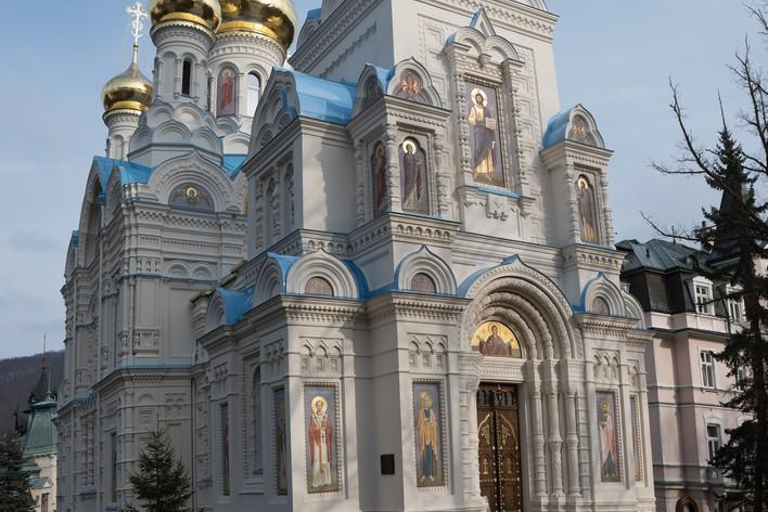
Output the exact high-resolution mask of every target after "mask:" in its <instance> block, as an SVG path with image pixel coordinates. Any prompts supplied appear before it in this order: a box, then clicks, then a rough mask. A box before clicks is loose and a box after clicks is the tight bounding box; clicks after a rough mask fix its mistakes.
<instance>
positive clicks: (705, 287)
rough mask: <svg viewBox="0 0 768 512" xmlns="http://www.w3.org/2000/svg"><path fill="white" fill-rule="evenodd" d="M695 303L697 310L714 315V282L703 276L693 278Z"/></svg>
mask: <svg viewBox="0 0 768 512" xmlns="http://www.w3.org/2000/svg"><path fill="white" fill-rule="evenodd" d="M692 284H693V303H694V305H695V306H696V312H697V313H699V314H701V315H714V314H715V308H714V304H713V303H712V282H711V281H709V280H708V279H704V278H703V277H694V278H693V283H692Z"/></svg>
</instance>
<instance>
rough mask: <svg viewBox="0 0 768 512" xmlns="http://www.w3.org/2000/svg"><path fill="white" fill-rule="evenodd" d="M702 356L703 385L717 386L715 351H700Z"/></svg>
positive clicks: (707, 386)
mask: <svg viewBox="0 0 768 512" xmlns="http://www.w3.org/2000/svg"><path fill="white" fill-rule="evenodd" d="M699 357H700V358H701V385H702V386H704V387H705V388H714V387H716V386H715V353H714V352H712V351H711V350H702V351H701V352H699Z"/></svg>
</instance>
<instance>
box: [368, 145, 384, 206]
mask: <svg viewBox="0 0 768 512" xmlns="http://www.w3.org/2000/svg"><path fill="white" fill-rule="evenodd" d="M371 171H372V173H373V211H374V212H375V213H376V214H377V215H378V214H380V213H382V212H383V211H384V209H385V208H386V206H387V195H388V194H387V151H386V149H385V148H384V143H383V142H381V141H378V142H377V143H376V144H375V145H374V146H373V153H372V154H371Z"/></svg>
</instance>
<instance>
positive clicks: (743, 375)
mask: <svg viewBox="0 0 768 512" xmlns="http://www.w3.org/2000/svg"><path fill="white" fill-rule="evenodd" d="M748 378H749V373H747V368H746V367H744V366H740V367H739V368H738V369H737V370H736V387H737V388H739V389H742V390H743V389H744V388H746V386H747V382H746V381H747V379H748Z"/></svg>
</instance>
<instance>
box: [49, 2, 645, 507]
mask: <svg viewBox="0 0 768 512" xmlns="http://www.w3.org/2000/svg"><path fill="white" fill-rule="evenodd" d="M133 12H134V16H135V17H136V18H135V19H136V21H135V23H134V34H135V35H136V38H137V40H138V35H139V32H140V31H141V30H140V29H141V13H140V9H135V10H134V11H133ZM149 17H150V18H151V23H152V28H151V31H150V35H151V38H152V41H153V42H154V45H155V46H156V50H157V54H156V59H155V68H154V74H153V75H154V79H153V80H152V81H150V80H148V79H147V78H145V77H144V76H143V75H142V74H141V72H140V70H139V69H138V64H137V58H136V52H137V51H138V45H135V46H134V58H133V60H132V63H131V66H130V67H129V69H128V70H127V71H126V72H125V73H123V74H121V75H118V76H117V77H115V78H114V79H113V80H112V81H110V82H109V83H108V84H107V86H106V87H105V90H104V92H103V99H104V107H105V114H104V121H105V124H106V125H107V128H108V140H107V155H106V157H95V158H94V159H93V164H92V166H91V170H90V174H89V176H88V181H87V186H86V190H85V195H84V199H83V206H82V214H81V220H80V225H79V227H78V229H77V231H75V233H74V234H73V237H72V241H71V243H70V248H69V252H68V255H67V268H66V283H65V285H64V287H63V289H62V293H63V295H64V298H65V303H66V307H67V323H66V369H65V381H64V384H63V386H62V389H61V390H60V393H59V395H60V396H59V411H58V426H59V462H58V475H59V485H58V493H59V496H58V500H57V503H58V510H60V511H61V512H75V511H78V512H79V511H104V510H118V509H119V508H120V507H121V506H122V505H123V504H124V503H126V502H133V501H134V495H133V492H132V489H131V488H130V485H129V483H128V478H127V476H128V474H129V473H130V472H132V471H135V469H136V466H135V463H136V460H137V456H138V453H139V452H140V450H141V448H142V443H143V440H144V439H146V437H147V434H148V433H149V432H151V431H154V430H165V431H166V432H168V434H169V436H170V438H171V439H172V441H173V443H174V445H175V447H176V449H177V451H178V453H179V454H181V456H182V457H183V460H184V462H185V465H186V467H187V468H188V469H189V472H190V476H191V478H192V481H193V490H194V496H193V498H192V501H193V502H192V503H191V504H190V505H191V507H192V509H193V510H195V511H198V510H208V511H232V512H235V511H251V510H254V511H255V510H265V511H266V510H269V511H272V510H274V511H286V512H287V511H307V512H312V511H316V512H320V511H325V510H336V511H339V512H343V511H349V512H352V511H370V512H374V511H392V512H394V511H403V512H405V511H412V512H417V511H419V512H421V511H446V512H447V511H472V512H475V511H476V512H481V511H486V510H491V511H493V512H502V511H507V512H513V511H526V512H529V511H530V512H533V511H574V512H575V511H594V512H597V511H604V512H609V511H610V512H630V511H631V512H635V511H643V512H650V511H652V510H655V505H654V489H653V468H652V464H651V461H650V454H651V446H650V430H649V415H648V394H647V386H646V370H645V362H644V354H645V346H646V344H647V343H648V342H649V341H650V340H651V338H652V335H651V333H650V332H649V331H647V330H646V329H645V328H644V320H643V316H644V315H643V309H642V307H641V306H640V304H639V303H638V302H637V301H636V300H635V299H634V298H632V297H631V296H630V295H629V294H628V293H627V292H626V291H624V290H623V289H622V287H621V285H620V279H619V276H620V273H621V269H622V263H623V260H624V254H623V253H621V252H619V251H617V250H616V249H615V248H614V245H613V244H614V240H613V228H612V221H611V211H610V208H609V206H608V203H609V201H608V195H607V190H608V187H607V185H608V181H607V180H608V176H609V167H608V164H609V160H610V157H611V151H610V150H608V149H607V148H606V147H605V145H604V142H603V138H602V136H601V135H600V132H599V130H598V127H597V125H596V122H595V120H594V119H593V117H592V116H591V115H590V113H589V112H588V111H587V110H586V109H585V108H584V107H582V106H576V107H574V108H571V109H561V107H560V105H559V99H558V89H557V84H556V78H555V76H556V73H555V62H554V56H553V30H554V26H555V24H556V21H557V16H555V15H554V14H552V13H550V12H548V11H547V9H546V6H545V5H544V2H543V0H525V1H519V2H517V1H508V0H471V1H466V0H323V2H322V5H321V7H320V8H318V9H316V10H313V11H310V13H309V16H308V18H307V21H306V22H305V24H304V26H303V27H302V28H301V29H300V30H299V27H298V23H297V16H296V13H295V10H294V7H293V5H292V4H291V2H290V0H239V1H236V0H189V1H185V2H179V1H175V0H153V1H152V2H150V5H149ZM294 40H295V41H294ZM294 42H295V43H296V47H295V52H294V53H293V54H292V55H291V57H290V58H288V59H287V60H286V57H287V50H288V48H290V47H291V45H292V44H293V43H294Z"/></svg>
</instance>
